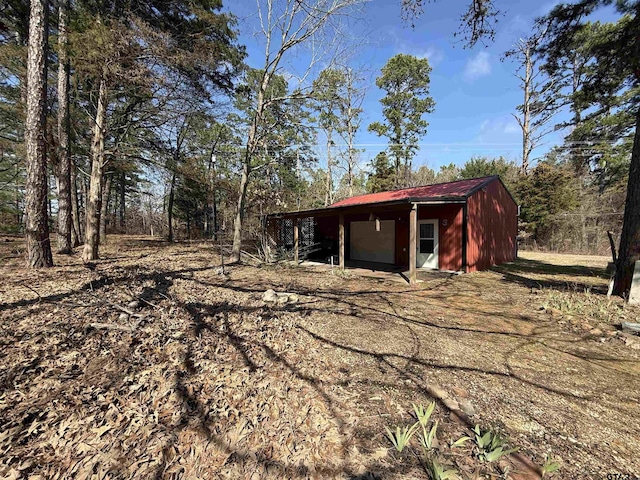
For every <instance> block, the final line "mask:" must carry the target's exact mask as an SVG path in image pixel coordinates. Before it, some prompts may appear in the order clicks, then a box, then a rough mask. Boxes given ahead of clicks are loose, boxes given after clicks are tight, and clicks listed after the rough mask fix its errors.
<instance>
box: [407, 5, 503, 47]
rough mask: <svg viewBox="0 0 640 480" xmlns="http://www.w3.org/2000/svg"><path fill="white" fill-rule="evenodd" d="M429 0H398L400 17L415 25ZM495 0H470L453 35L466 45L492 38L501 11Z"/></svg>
mask: <svg viewBox="0 0 640 480" xmlns="http://www.w3.org/2000/svg"><path fill="white" fill-rule="evenodd" d="M425 3H430V2H429V0H400V5H401V7H402V14H401V15H402V19H403V20H404V21H405V22H407V23H410V24H411V26H412V27H413V26H415V20H416V19H417V18H418V17H419V16H420V15H422V13H423V12H424V4H425ZM495 3H496V2H495V0H470V1H469V3H468V5H467V9H466V10H465V11H464V13H463V14H462V15H460V25H459V28H458V31H457V32H455V33H454V34H453V35H454V37H462V40H463V41H464V43H465V46H467V47H473V46H474V45H475V44H476V43H478V42H483V41H484V39H485V38H486V39H489V40H491V41H493V40H494V38H495V34H496V23H497V22H498V18H499V17H500V16H502V15H503V12H502V11H500V10H498V9H497V8H496V6H495Z"/></svg>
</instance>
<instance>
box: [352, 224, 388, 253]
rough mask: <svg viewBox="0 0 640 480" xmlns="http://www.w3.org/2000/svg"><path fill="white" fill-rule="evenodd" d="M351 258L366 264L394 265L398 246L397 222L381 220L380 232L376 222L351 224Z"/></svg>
mask: <svg viewBox="0 0 640 480" xmlns="http://www.w3.org/2000/svg"><path fill="white" fill-rule="evenodd" d="M349 226H350V240H349V254H350V255H349V258H351V260H363V261H366V262H380V263H393V262H394V257H395V255H394V254H395V245H396V222H395V221H394V220H381V221H380V231H379V232H376V222H373V221H372V222H351V223H350V225H349Z"/></svg>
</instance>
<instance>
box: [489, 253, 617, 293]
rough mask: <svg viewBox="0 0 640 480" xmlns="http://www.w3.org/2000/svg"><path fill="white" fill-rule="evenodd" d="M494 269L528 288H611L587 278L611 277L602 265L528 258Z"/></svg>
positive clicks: (510, 280) (507, 279)
mask: <svg viewBox="0 0 640 480" xmlns="http://www.w3.org/2000/svg"><path fill="white" fill-rule="evenodd" d="M491 270H492V271H494V272H497V273H500V274H501V275H502V276H503V280H504V281H507V282H511V283H517V284H519V285H522V286H525V287H528V288H555V289H560V290H576V289H577V290H590V291H593V292H595V293H606V292H607V288H606V287H605V286H598V285H594V283H592V282H588V281H585V277H592V278H594V280H595V281H596V282H597V283H602V280H609V278H610V277H609V274H608V273H607V271H606V269H605V268H601V267H586V266H580V265H554V264H551V263H546V262H541V261H539V260H529V259H524V258H518V259H516V260H515V261H514V262H510V263H503V264H501V265H496V266H493V267H492V268H491Z"/></svg>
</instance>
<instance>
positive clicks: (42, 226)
mask: <svg viewBox="0 0 640 480" xmlns="http://www.w3.org/2000/svg"><path fill="white" fill-rule="evenodd" d="M48 12H49V2H48V0H31V14H30V19H29V48H28V56H27V118H26V124H25V143H26V149H27V182H26V192H25V204H26V224H25V233H26V239H27V263H28V265H29V266H30V267H35V268H40V267H52V266H53V256H52V255H51V243H50V240H49V223H48V220H49V217H48V214H47V186H48V185H47V183H48V182H47V157H46V138H45V135H46V121H47V115H46V109H47V42H48V36H49V17H48Z"/></svg>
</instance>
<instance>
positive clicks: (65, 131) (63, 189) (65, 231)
mask: <svg viewBox="0 0 640 480" xmlns="http://www.w3.org/2000/svg"><path fill="white" fill-rule="evenodd" d="M68 8H69V0H62V1H60V2H59V7H58V162H59V166H58V228H57V234H58V235H57V236H58V253H71V252H72V251H73V250H72V247H71V215H72V214H71V209H72V206H71V205H72V204H71V152H70V150H69V132H70V130H71V122H70V118H69V75H70V71H71V70H70V65H69V60H68V58H67V43H68V42H67V15H68Z"/></svg>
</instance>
